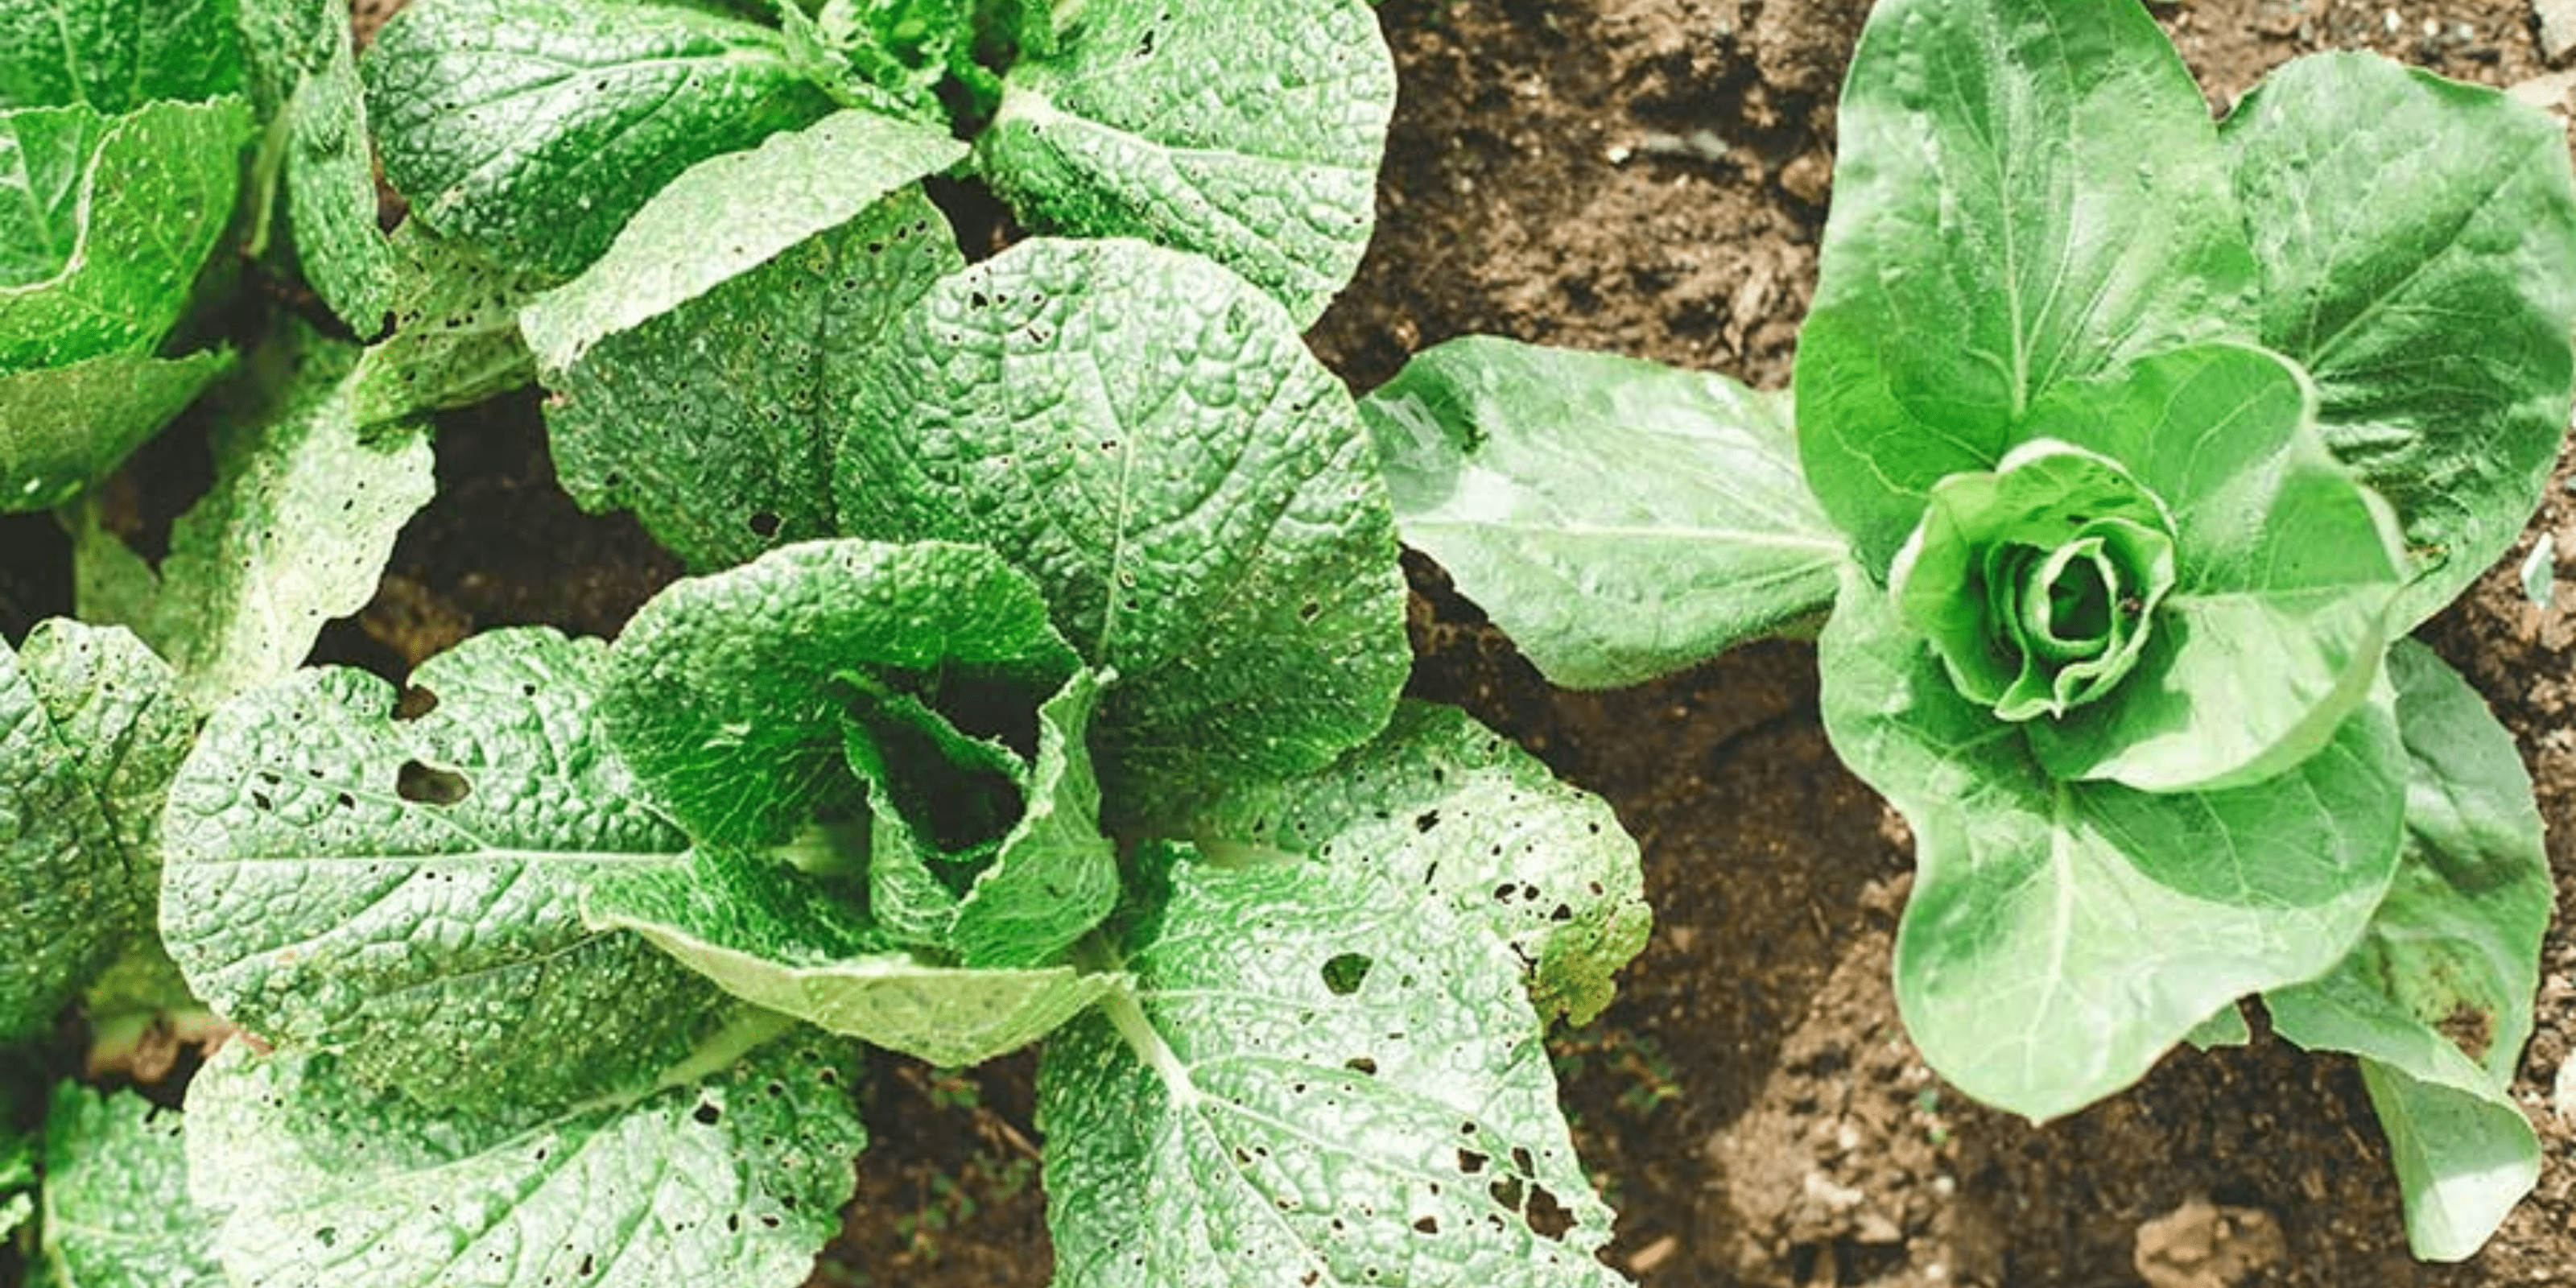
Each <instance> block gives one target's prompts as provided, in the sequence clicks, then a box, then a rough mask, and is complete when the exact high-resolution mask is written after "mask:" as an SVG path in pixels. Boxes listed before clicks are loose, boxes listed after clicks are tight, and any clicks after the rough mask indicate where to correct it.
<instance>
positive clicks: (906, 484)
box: [833, 240, 1410, 813]
mask: <svg viewBox="0 0 2576 1288" xmlns="http://www.w3.org/2000/svg"><path fill="white" fill-rule="evenodd" d="M1112 283H1114V284H1116V288H1117V289H1115V290H1110V289H1107V288H1108V286H1109V284H1112ZM856 395H857V397H856V405H855V409H854V413H853V416H852V425H851V429H850V432H849V434H848V436H847V437H846V438H845V439H844V440H843V442H842V447H841V455H840V459H839V463H838V467H837V469H836V472H835V474H834V477H833V492H834V497H835V500H836V502H837V503H838V506H839V509H840V521H841V525H842V527H843V528H844V529H845V530H847V531H850V532H853V533H856V534H860V535H865V536H873V537H879V538H885V539H897V540H920V539H946V540H956V541H966V542H974V543H979V544H984V545H989V546H991V547H992V548H994V549H996V550H999V551H1002V552H1004V553H1005V554H1006V555H1007V556H1008V557H1010V558H1011V559H1012V560H1013V561H1014V562H1016V563H1017V564H1018V565H1019V566H1020V567H1021V568H1023V569H1025V570H1027V571H1028V572H1029V574H1030V575H1031V576H1032V577H1034V578H1036V579H1037V581H1038V583H1039V585H1040V587H1041V588H1042V589H1043V590H1044V591H1045V593H1046V596H1047V599H1048V601H1049V603H1050V604H1052V605H1053V609H1054V617H1055V621H1056V623H1057V625H1058V627H1059V628H1060V629H1061V630H1063V631H1064V633H1065V636H1066V638H1068V639H1069V640H1071V641H1072V642H1073V645H1074V647H1075V648H1076V649H1078V650H1080V651H1081V652H1082V654H1083V656H1084V657H1085V658H1086V659H1087V660H1089V661H1090V662H1091V663H1092V664H1093V665H1094V666H1099V667H1105V668H1110V669H1114V670H1116V671H1117V673H1118V676H1119V682H1118V686H1117V688H1116V689H1114V690H1113V691H1112V692H1111V693H1110V695H1109V700H1108V702H1107V704H1106V705H1105V706H1104V708H1103V710H1102V713H1101V717H1100V721H1099V726H1098V733H1099V737H1098V740H1097V743H1096V746H1097V747H1098V749H1099V751H1100V753H1101V755H1102V757H1103V761H1104V765H1103V782H1104V785H1105V786H1107V787H1108V789H1109V791H1110V796H1111V801H1112V806H1111V808H1112V809H1113V811H1116V810H1118V809H1121V808H1123V809H1125V810H1127V811H1129V812H1131V813H1132V812H1137V811H1140V810H1149V809H1151V808H1152V807H1153V806H1152V805H1151V804H1150V802H1151V801H1153V800H1158V799H1159V800H1169V799H1171V798H1176V797H1181V796H1185V795H1188V794H1190V793H1192V792H1197V791H1204V790H1207V789H1209V788H1211V787H1214V786H1216V785H1218V784H1222V783H1227V782H1231V781H1234V780H1237V779H1241V778H1246V777H1264V776H1269V777H1287V776H1291V775H1294V774H1298V773H1304V772H1308V771H1311V770H1314V769H1318V768H1321V767H1322V766H1323V765H1325V764H1328V763H1330V762H1331V760H1332V759H1333V757H1335V756H1337V755H1339V754H1340V753H1341V752H1342V751H1343V750H1345V749H1347V748H1349V747H1351V746H1353V745H1356V744H1357V743H1359V742H1362V741H1364V740H1366V739H1367V738H1368V737H1370V736H1371V735H1373V734H1375V733H1376V732H1377V730H1378V729H1379V728H1380V727H1382V726H1383V725H1384V724H1385V723H1386V718H1387V712H1388V711H1389V710H1390V709H1391V708H1392V706H1393V704H1394V700H1395V695H1396V690H1397V689H1398V687H1399V686H1401V684H1402V683H1403V680H1404V675H1405V671H1406V668H1407V665H1408V663H1409V661H1410V657H1409V654H1408V653H1407V651H1406V649H1405V646H1404V632H1403V615H1404V607H1403V605H1404V586H1403V578H1402V576H1401V575H1400V573H1399V572H1398V569H1397V565H1396V549H1395V540H1394V532H1393V523H1392V521H1391V519H1390V517H1389V514H1388V510H1387V506H1386V500H1385V495H1386V494H1385V490H1384V485H1383V484H1382V483H1381V482H1380V481H1379V478H1378V474H1377V470H1376V464H1375V460H1374V458H1373V454H1372V453H1371V452H1370V450H1369V446H1368V443H1367V440H1366V437H1365V435H1364V433H1363V431H1362V430H1361V428H1360V425H1359V423H1358V417H1357V415H1356V414H1355V413H1354V412H1353V411H1352V409H1351V403H1350V398H1349V395H1348V394H1347V393H1346V392H1345V391H1344V390H1343V389H1342V388H1341V386H1340V385H1339V384H1338V383H1337V382H1335V381H1334V380H1333V378H1332V376H1331V375H1330V374H1329V373H1327V372H1326V371H1325V370H1324V369H1323V367H1322V366H1321V365H1320V364H1318V363H1317V362H1316V361H1315V360H1314V357H1313V356H1312V355H1311V354H1309V353H1308V352H1307V351H1306V349H1305V347H1304V346H1303V345H1302V344H1301V343H1299V341H1298V339H1297V337H1296V334H1295V332H1294V330H1293V329H1292V327H1291V326H1290V324H1289V322H1288V319H1287V318H1286V317H1285V316H1284V315H1283V314H1282V313H1281V312H1280V310H1279V307H1278V306H1277V305H1276V304H1274V303H1272V302H1271V301H1270V300H1269V299H1267V298H1266V297H1263V296H1262V295H1260V294H1258V293H1257V292H1255V291H1253V290H1252V289H1251V288H1250V287H1249V286H1247V285H1245V284H1244V283H1243V282H1242V281H1240V280H1239V279H1237V278H1235V277H1233V276H1232V275H1231V274H1228V273H1226V272H1225V271H1224V270H1222V269H1220V268H1218V267H1216V266H1215V265H1213V264H1210V263H1208V262H1207V261H1205V260H1201V259H1197V258H1195V257H1190V256H1183V255H1179V254H1175V253H1173V252H1170V251H1163V250H1158V249H1156V248H1154V247H1150V246H1147V245H1144V244H1142V243H1139V242H1132V241H1116V242H1060V241H1046V240H1037V241H1029V242H1023V243H1021V244H1020V245H1018V246H1015V247H1013V248H1012V249H1010V250H1009V251H1006V252H1004V253H1003V254H1001V255H999V256H997V257H995V258H993V259H990V260H987V261H985V262H983V263H981V264H978V265H976V266H974V267H972V268H970V269H968V270H966V271H965V272H963V273H960V274H957V275H956V276H954V277H950V278H948V279H946V280H945V281H943V282H941V283H939V284H938V285H937V286H936V287H934V288H932V290H931V292H930V294H929V295H927V296H926V297H924V298H923V299H922V301H921V302H920V303H919V304H917V305H916V306H914V308H913V309H912V311H911V312H910V313H908V314H907V315H906V316H905V317H904V319H903V320H902V321H901V322H899V323H898V324H897V325H896V326H895V327H894V328H893V329H892V331H891V332H890V333H889V335H888V336H887V338H886V341H885V343H884V344H883V345H882V346H881V347H880V348H879V349H878V350H877V351H876V352H875V353H874V354H873V355H872V360H871V361H870V362H869V363H868V364H867V366H866V367H865V368H864V370H863V371H862V372H861V374H860V375H859V377H858V379H857V382H856Z"/></svg>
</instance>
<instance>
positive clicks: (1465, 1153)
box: [1458, 1149, 1492, 1176]
mask: <svg viewBox="0 0 2576 1288" xmlns="http://www.w3.org/2000/svg"><path fill="white" fill-rule="evenodd" d="M1490 1161H1492V1160H1491V1159H1489V1158H1488V1157H1487V1156H1485V1155H1483V1154H1479V1153H1477V1152H1476V1151H1474V1150H1472V1149H1462V1150H1459V1151H1458V1170H1459V1171H1461V1172H1464V1173H1466V1174H1467V1175H1469V1176H1473V1175H1475V1174H1476V1173H1478V1172H1481V1171H1483V1170H1485V1164H1486V1163H1488V1162H1490Z"/></svg>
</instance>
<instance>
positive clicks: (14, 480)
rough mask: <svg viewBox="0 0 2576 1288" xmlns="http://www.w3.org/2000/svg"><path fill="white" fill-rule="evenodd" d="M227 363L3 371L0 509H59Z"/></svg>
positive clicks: (102, 362) (121, 362) (150, 361)
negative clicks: (56, 506)
mask: <svg viewBox="0 0 2576 1288" xmlns="http://www.w3.org/2000/svg"><path fill="white" fill-rule="evenodd" d="M232 366H233V356H232V353H231V351H229V350H208V351H205V352H202V353H192V354H189V355H188V356H186V357H184V358H155V357H152V356H150V355H149V354H145V353H109V354H102V355H100V356H98V357H95V358H84V359H82V360H80V361H78V362H74V363H70V364H68V365H65V366H60V367H43V368H39V369H37V370H33V371H20V372H15V373H12V374H9V375H0V510H11V511H21V510H42V509H45V508H47V507H50V506H54V505H59V504H61V503H62V502H63V501H64V500H66V499H67V498H69V497H70V496H71V495H72V494H73V493H74V492H77V491H79V490H80V489H81V487H83V486H84V485H86V484H88V483H91V482H93V481H95V480H97V479H99V478H101V477H103V476H105V475H106V474H107V473H108V472H109V471H111V470H113V469H115V468H116V467H117V465H118V464H119V463H120V462H122V461H123V460H124V459H125V458H126V455H127V454H128V453H130V452H132V451H133V450H134V449H135V448H137V447H140V446H142V445H143V442H144V440H146V439H148V438H150V437H152V436H153V435H154V434H156V433H158V432H160V429H161V427H162V426H164V425H167V424H169V423H170V421H171V420H172V418H174V417H176V416H177V415H178V414H179V413H180V412H181V411H182V410H184V409H186V407H187V406H188V404H189V403H192V402H195V401H196V400H197V395H198V394H200V393H203V392H204V391H205V389H206V386H208V385H211V384H213V383H214V382H215V380H216V379H217V378H218V377H220V376H222V375H223V374H224V373H225V372H227V371H230V370H232Z"/></svg>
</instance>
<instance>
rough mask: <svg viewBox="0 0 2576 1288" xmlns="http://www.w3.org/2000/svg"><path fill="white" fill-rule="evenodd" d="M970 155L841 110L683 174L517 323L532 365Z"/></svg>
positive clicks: (585, 345) (918, 130) (692, 293)
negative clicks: (532, 355) (599, 253)
mask: <svg viewBox="0 0 2576 1288" xmlns="http://www.w3.org/2000/svg"><path fill="white" fill-rule="evenodd" d="M965 155H966V145H964V144H962V143H959V142H957V141H956V140H954V139H951V138H949V137H948V135H947V132H946V131H944V130H937V129H930V128H927V127H923V126H918V125H913V124H910V123H907V122H903V121H891V120H888V119H886V118H884V117H882V116H877V115H875V114H873V113H869V112H837V113H834V114H833V115H831V116H827V117H825V118H823V119H822V120H820V121H817V122H815V123H814V124H813V125H810V126H808V127H806V128H805V129H802V130H795V131H789V132H786V133H781V134H775V135H771V136H770V137H769V139H768V140H767V141H766V142H764V143H762V144H761V145H760V146H759V147H757V148H753V149H751V150H750V151H748V152H733V153H727V154H725V155H723V156H716V157H709V158H708V159H706V160H704V161H701V162H699V163H697V164H696V165H694V166H691V167H689V169H688V171H687V172H686V173H684V174H682V175H681V176H680V177H679V178H677V179H674V180H672V181H671V183H670V186H668V187H666V188H664V189H662V191H661V192H660V193H658V194H656V195H655V196H654V197H653V199H652V200H651V201H649V202H647V203H645V206H644V208H643V209H642V210H640V211H637V212H636V215H635V218H634V219H632V220H630V221H628V223H627V225H626V228H625V230H624V231H623V232H620V233H619V234H618V235H617V240H616V242H615V243H614V244H613V245H611V246H610V247H609V249H608V253H607V254H605V255H603V256H601V257H600V259H599V262H598V263H596V264H593V265H591V267H590V269H589V271H587V272H585V273H583V274H582V275H581V276H579V277H577V278H574V279H573V280H572V281H571V282H570V283H569V284H567V285H565V286H564V287H562V288H561V289H559V290H555V291H552V292H549V293H547V294H546V295H543V296H540V297H539V298H538V299H537V300H536V301H535V302H534V303H532V304H530V305H529V306H528V309H527V312H526V314H525V315H524V317H523V319H522V325H523V326H524V327H525V329H526V330H527V334H528V344H529V346H530V347H531V348H533V349H535V350H536V353H537V360H538V362H539V363H540V364H541V365H542V366H544V367H545V368H546V369H547V370H549V371H560V370H562V369H564V368H566V367H570V366H572V365H573V364H574V363H575V362H577V361H579V360H580V358H581V356H582V354H583V353H585V352H587V351H588V350H589V348H590V347H591V346H592V345H594V344H596V343H598V342H599V341H600V340H601V339H602V338H604V337H607V336H611V335H615V334H618V333H620V332H624V331H632V330H634V329H635V328H636V327H638V326H641V325H643V324H644V323H645V322H647V321H650V320H652V319H653V318H656V317H659V316H661V315H662V314H665V313H668V312H670V311H671V310H673V309H676V308H678V307H680V306H681V305H683V304H686V303H688V302H689V301H691V300H694V299H697V298H698V297H700V296H702V295H705V294H706V293H707V292H709V291H711V290H714V289H715V288H717V287H719V286H722V285H723V284H725V283H726V282H728V281H731V280H733V279H734V278H737V277H740V276H741V275H743V274H745V273H748V272H750V271H752V270H754V269H756V268H759V267H760V266H761V265H763V264H767V263H769V262H770V261H772V260H774V259H776V258H778V257H779V256H780V255H782V254H784V253H786V252H787V251H788V250H789V249H790V248H792V247H794V246H795V245H797V244H798V243H799V242H803V241H805V240H807V239H809V238H812V237H814V236H816V235H817V234H820V233H824V232H828V231H830V230H832V229H834V228H838V227H840V226H841V225H843V224H846V223H849V222H850V221H851V220H853V219H856V218H858V217H859V216H860V214H862V213H863V212H865V211H867V210H868V209H869V208H870V207H873V206H875V205H877V204H878V203H880V202H882V201H884V200H885V199H886V198H888V197H890V196H892V195H893V194H894V193H895V192H897V191H898V190H900V189H902V188H904V187H906V186H907V185H909V184H911V183H912V182H913V181H914V180H916V179H919V178H921V177H923V176H924V175H930V174H936V173H938V172H939V171H942V170H945V169H947V168H948V167H949V166H951V165H954V164H956V163H957V162H958V161H960V160H962V159H963V158H964V157H965Z"/></svg>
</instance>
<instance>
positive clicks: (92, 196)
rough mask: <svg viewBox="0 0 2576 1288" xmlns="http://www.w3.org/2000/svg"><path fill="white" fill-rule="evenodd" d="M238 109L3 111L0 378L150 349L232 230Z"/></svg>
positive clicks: (230, 104) (241, 133)
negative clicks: (107, 114) (12, 210)
mask: <svg viewBox="0 0 2576 1288" xmlns="http://www.w3.org/2000/svg"><path fill="white" fill-rule="evenodd" d="M249 135H250V113H249V111H248V109H246V108H245V107H244V106H243V105H242V102H241V100H240V99H238V98H233V97H225V98H218V99H215V100H213V101H211V102H206V103H173V102H157V103H147V104H145V105H144V106H142V107H140V108H137V109H135V110H134V111H132V112H129V113H127V114H125V115H123V116H119V117H114V118H103V117H100V116H99V115H98V114H97V113H95V112H94V111H92V110H91V109H89V108H85V107H68V108H23V109H19V110H16V111H9V112H0V158H5V159H6V160H5V161H0V192H5V191H7V190H9V189H15V190H17V194H18V195H17V198H16V199H15V200H11V201H7V202H5V203H0V204H5V205H8V206H13V207H18V208H19V209H20V210H22V211H24V212H25V213H22V214H11V215H8V216H0V372H12V371H24V370H28V369H30V368H34V367H59V366H64V365H67V364H69V363H73V362H77V361H79V360H81V359H83V358H89V357H95V356H98V355H100V354H104V353H111V352H119V351H128V350H139V349H149V348H151V347H153V346H154V345H157V344H159V343H160V342H161V339H162V337H163V336H165V335H167V334H169V331H170V328H171V327H172V326H173V325H174V324H176V323H177V322H178V320H179V315H180V314H181V313H182V312H183V311H185V309H186V308H187V306H188V300H189V295H190V292H191V290H192V288H193V287H194V286H195V284H196V280H197V273H198V270H199V269H201V268H203V267H204V266H205V264H206V260H207V257H208V256H209V255H211V254H212V253H213V251H214V248H215V242H216V239H217V238H218V237H220V236H221V235H222V233H223V231H224V226H225V225H226V224H227V223H229V222H230V221H231V219H232V211H233V199H234V196H235V189H236V188H237V187H238V185H239V177H240V168H239V166H238V164H237V161H236V159H237V158H238V157H239V156H240V153H241V145H242V144H243V143H244V142H245V141H246V140H247V139H248V137H249Z"/></svg>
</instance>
